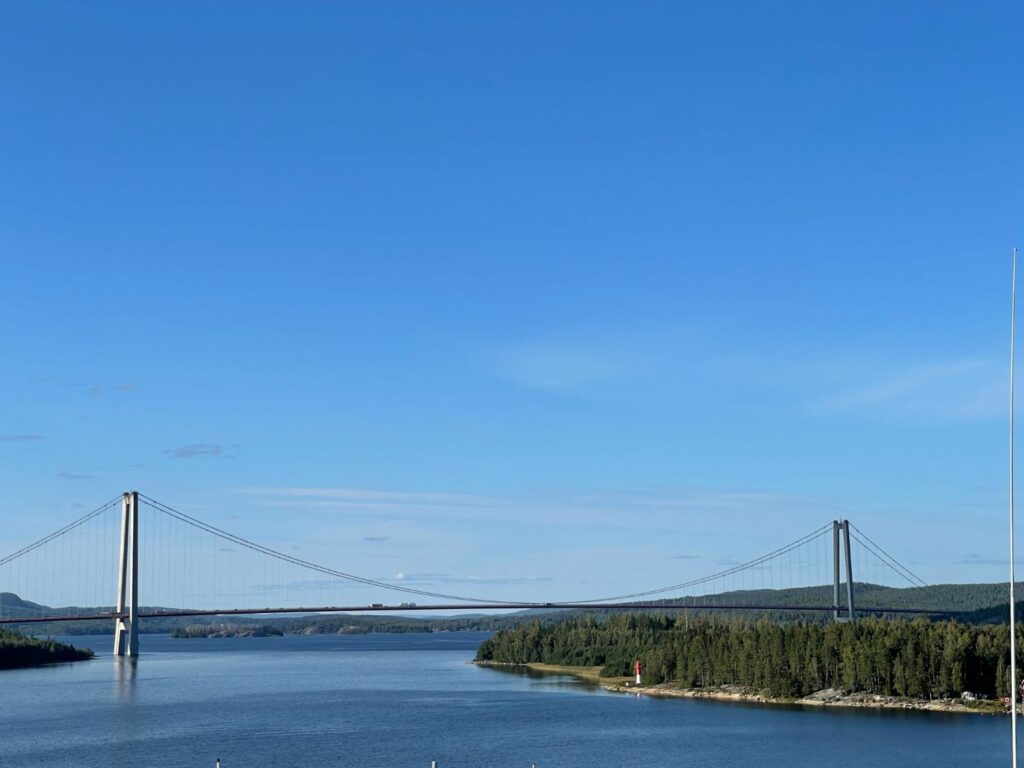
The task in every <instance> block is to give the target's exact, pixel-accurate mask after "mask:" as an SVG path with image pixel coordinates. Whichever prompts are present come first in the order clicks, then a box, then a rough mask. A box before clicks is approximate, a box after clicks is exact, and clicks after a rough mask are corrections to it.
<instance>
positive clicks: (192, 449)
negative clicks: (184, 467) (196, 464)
mask: <svg viewBox="0 0 1024 768" xmlns="http://www.w3.org/2000/svg"><path fill="white" fill-rule="evenodd" d="M231 447H232V448H237V447H238V446H231ZM163 453H164V455H165V456H170V457H171V458H172V459H194V458H197V457H201V456H209V457H211V458H215V459H230V458H231V457H232V454H231V453H229V451H228V448H225V447H224V446H223V445H211V444H209V443H193V444H191V445H182V446H179V447H177V448H167V449H165V450H164V452H163Z"/></svg>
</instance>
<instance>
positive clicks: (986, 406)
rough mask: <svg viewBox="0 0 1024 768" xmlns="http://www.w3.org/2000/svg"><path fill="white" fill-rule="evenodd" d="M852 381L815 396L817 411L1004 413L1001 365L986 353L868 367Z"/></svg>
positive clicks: (968, 416)
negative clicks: (972, 356)
mask: <svg viewBox="0 0 1024 768" xmlns="http://www.w3.org/2000/svg"><path fill="white" fill-rule="evenodd" d="M848 378H849V380H850V383H849V384H848V385H847V386H846V387H840V388H838V390H837V391H836V392H834V393H833V394H830V395H826V396H823V397H820V398H818V399H816V400H814V401H813V402H812V403H811V411H812V412H815V413H826V414H828V413H833V414H835V413H855V412H868V411H875V412H879V413H891V414H895V415H910V416H926V417H940V418H943V419H955V420H977V419H987V418H991V417H993V416H997V415H1000V414H1001V412H1002V410H1001V409H1002V400H1003V396H1002V395H1003V393H1002V390H1003V381H1002V377H1001V370H1000V369H999V367H998V365H997V364H996V363H995V362H993V361H991V360H988V359H984V358H971V357H964V358H955V359H950V360H940V361H930V362H918V363H911V364H898V365H884V364H874V365H869V366H864V367H863V368H862V369H861V370H857V371H854V372H851V373H850V375H849V376H848Z"/></svg>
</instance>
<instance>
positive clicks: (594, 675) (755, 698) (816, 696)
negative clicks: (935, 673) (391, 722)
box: [472, 661, 1010, 715]
mask: <svg viewBox="0 0 1024 768" xmlns="http://www.w3.org/2000/svg"><path fill="white" fill-rule="evenodd" d="M472 663H473V664H476V665H477V666H481V667H493V668H497V669H500V668H516V667H518V668H523V669H529V670H532V671H534V672H538V673H540V674H548V675H570V676H572V677H576V678H578V679H580V680H585V681H587V682H588V683H591V684H594V685H598V686H600V687H601V688H602V689H604V690H606V691H609V692H610V693H631V694H636V695H638V696H651V697H654V698H663V699H709V700H711V701H725V702H732V703H744V704H762V705H765V706H786V707H792V706H800V707H816V708H824V707H843V708H850V709H898V710H903V711H918V712H951V713H956V714H961V713H962V714H975V715H1000V714H1006V713H1008V712H1009V711H1010V708H1009V706H1008V705H1006V704H1002V703H1001V702H998V701H994V700H991V699H986V700H982V701H979V702H971V703H966V702H964V701H963V700H962V699H910V698H904V697H900V696H884V695H882V694H875V693H863V692H861V693H843V692H842V691H838V690H835V689H826V690H823V691H817V692H816V693H812V694H810V695H808V696H803V697H800V698H792V699H790V698H780V697H774V696H766V695H765V694H763V693H758V692H754V691H750V690H749V689H746V688H744V687H743V686H739V685H723V686H718V687H714V688H683V687H681V686H678V685H675V684H673V683H659V684H658V685H642V684H641V685H636V684H635V683H633V681H632V679H631V678H628V677H607V678H602V677H600V671H601V668H600V667H571V666H563V665H556V664H540V663H536V662H531V663H527V664H519V663H512V662H496V661H473V662H472Z"/></svg>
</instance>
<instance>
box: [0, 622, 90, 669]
mask: <svg viewBox="0 0 1024 768" xmlns="http://www.w3.org/2000/svg"><path fill="white" fill-rule="evenodd" d="M92 657H93V653H92V651H89V650H83V649H80V648H75V647H74V646H71V645H65V644H64V643H58V642H55V641H53V640H37V639H35V638H33V637H26V636H25V635H22V634H19V633H17V632H11V631H9V630H6V629H0V669H18V668H20V667H36V666H39V665H41V664H54V663H56V662H60V661H81V660H82V659H91V658H92Z"/></svg>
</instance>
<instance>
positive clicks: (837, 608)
mask: <svg viewBox="0 0 1024 768" xmlns="http://www.w3.org/2000/svg"><path fill="white" fill-rule="evenodd" d="M840 537H841V538H842V551H843V560H844V561H845V563H846V615H845V616H842V615H841V612H842V606H841V605H840V604H839V594H840V593H839V585H840V575H839V572H840V568H839V561H840V556H839V554H840V546H839V539H840ZM855 618H856V612H855V611H854V607H853V558H852V557H850V521H849V520H842V521H840V520H833V521H832V619H833V621H854V619H855Z"/></svg>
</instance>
